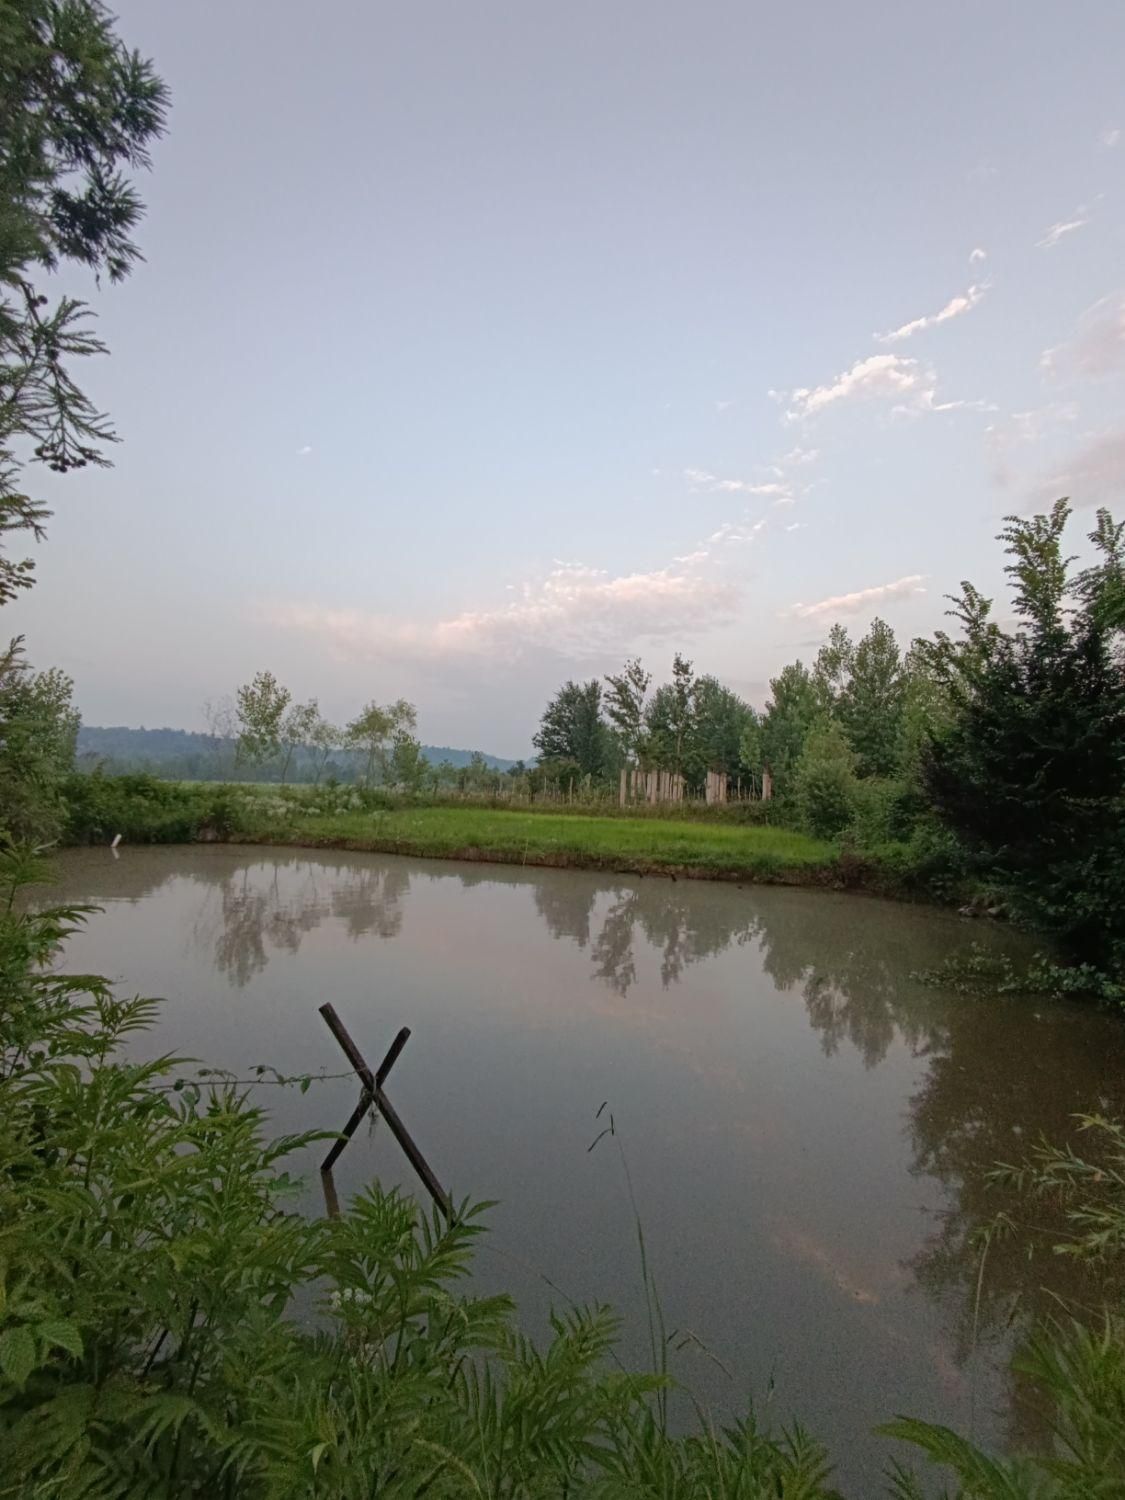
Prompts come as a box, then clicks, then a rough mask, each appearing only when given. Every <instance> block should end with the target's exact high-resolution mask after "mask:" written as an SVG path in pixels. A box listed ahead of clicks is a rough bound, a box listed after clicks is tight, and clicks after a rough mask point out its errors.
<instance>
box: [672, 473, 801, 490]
mask: <svg viewBox="0 0 1125 1500" xmlns="http://www.w3.org/2000/svg"><path fill="white" fill-rule="evenodd" d="M684 478H685V479H686V480H687V481H688V483H689V484H690V485H691V487H692V489H693V490H712V491H714V492H715V493H717V494H727V495H733V494H742V495H780V494H782V493H783V492H784V491H785V489H786V486H785V485H783V484H778V483H777V482H776V481H774V480H767V481H765V482H764V483H761V484H756V483H753V482H751V481H750V480H748V479H720V478H719V477H718V475H717V474H709V473H708V472H707V470H706V469H685V470H684Z"/></svg>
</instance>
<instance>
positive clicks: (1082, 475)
mask: <svg viewBox="0 0 1125 1500" xmlns="http://www.w3.org/2000/svg"><path fill="white" fill-rule="evenodd" d="M1123 490H1125V430H1122V431H1120V432H1108V433H1102V434H1100V435H1099V436H1097V437H1095V438H1093V439H1091V440H1090V441H1089V442H1087V443H1086V444H1085V446H1084V447H1082V448H1079V449H1077V450H1076V451H1075V452H1074V453H1072V454H1071V455H1070V457H1069V458H1068V459H1066V460H1064V462H1063V464H1062V465H1061V466H1060V467H1059V468H1058V469H1057V470H1055V471H1054V472H1053V473H1050V474H1045V475H1044V476H1043V477H1042V478H1041V479H1039V480H1038V481H1036V483H1035V484H1033V485H1032V486H1031V487H1030V489H1029V491H1028V500H1029V502H1030V505H1031V507H1032V508H1033V509H1039V508H1041V507H1042V506H1044V505H1050V504H1052V503H1053V502H1054V501H1055V500H1057V499H1058V498H1059V496H1060V495H1069V496H1070V498H1071V500H1072V501H1073V502H1074V504H1075V505H1077V506H1087V505H1112V504H1115V503H1117V502H1119V501H1120V499H1121V494H1122V491H1123Z"/></svg>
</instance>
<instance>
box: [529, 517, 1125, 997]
mask: <svg viewBox="0 0 1125 1500" xmlns="http://www.w3.org/2000/svg"><path fill="white" fill-rule="evenodd" d="M1070 515H1071V507H1070V504H1069V502H1068V501H1067V500H1065V499H1063V500H1059V501H1058V502H1057V503H1056V504H1055V505H1054V506H1053V508H1052V509H1051V510H1050V511H1049V512H1048V513H1046V514H1042V515H1036V516H1031V517H1026V516H1025V517H1021V516H1010V517H1008V518H1007V519H1006V521H1005V524H1004V527H1003V530H1002V531H1001V532H1000V534H999V538H998V540H1000V541H1001V542H1002V544H1003V546H1004V551H1005V555H1006V557H1007V559H1008V561H1007V564H1006V568H1005V572H1006V575H1007V578H1008V582H1009V587H1010V600H1009V605H1008V608H1009V610H1010V614H1011V624H1010V625H1008V626H1002V625H1001V624H1000V623H999V622H998V621H997V620H996V619H995V618H994V615H993V601H992V600H990V599H988V598H986V597H985V596H984V595H983V594H982V593H981V592H980V590H979V589H977V588H976V587H975V586H974V585H973V584H971V583H969V582H965V583H963V584H962V586H961V589H960V592H959V593H957V594H955V595H952V596H950V600H949V603H950V608H949V610H948V616H949V617H950V618H951V619H952V620H953V621H954V622H955V623H956V625H957V626H958V627H959V629H958V630H957V632H956V634H951V633H950V632H949V631H947V630H944V629H943V630H939V631H937V632H936V634H935V635H934V636H932V637H930V638H927V639H918V640H915V641H913V642H912V643H911V644H910V645H909V647H908V648H906V649H905V650H904V649H903V648H902V646H900V644H899V642H898V641H897V640H896V638H895V635H894V632H893V631H892V630H891V628H890V627H889V626H888V625H887V624H886V623H885V622H884V621H883V620H878V619H877V620H875V621H874V622H873V623H872V625H871V627H870V629H869V630H868V631H867V632H866V634H865V635H863V636H862V637H861V638H860V639H859V640H854V639H853V638H852V636H851V635H850V634H849V632H848V631H847V630H846V629H845V628H844V627H843V626H842V625H839V624H837V625H834V626H833V627H832V629H831V630H830V631H829V633H828V637H827V639H826V640H825V642H824V644H823V645H822V646H821V648H820V650H819V651H818V652H817V654H816V656H815V658H814V659H813V661H812V663H811V665H806V664H805V663H804V662H803V661H795V662H791V663H790V664H789V665H787V666H786V667H784V668H783V669H782V670H781V671H780V672H779V673H778V675H777V676H776V677H774V678H773V679H772V680H771V682H770V693H769V698H768V700H767V702H766V704H765V706H764V708H763V710H762V711H761V712H760V713H759V712H757V711H756V710H755V709H754V708H753V707H751V705H750V704H748V703H746V702H744V701H743V700H742V699H741V698H740V697H739V696H738V695H737V694H736V693H734V692H733V691H731V690H730V689H729V688H727V687H724V686H723V684H722V683H720V682H718V681H717V680H716V679H715V678H714V677H711V676H707V675H702V676H696V675H695V673H694V671H693V668H692V664H691V662H689V661H687V660H686V659H685V658H684V657H683V656H682V655H679V654H677V655H676V657H675V658H674V661H673V665H672V678H671V681H670V682H668V683H665V684H662V685H661V686H659V687H657V688H656V689H655V691H650V690H651V687H652V678H651V675H650V674H649V673H648V672H647V671H646V670H645V668H644V667H643V665H642V663H641V662H640V661H639V660H635V659H634V660H630V661H628V662H627V663H626V664H625V666H624V668H623V669H622V671H621V672H619V673H616V674H612V675H609V676H607V677H606V678H605V679H604V681H599V680H597V679H592V680H590V681H587V682H573V681H571V682H567V683H565V684H564V685H563V686H562V687H561V688H560V689H559V691H558V692H557V693H556V694H555V696H554V697H553V698H552V699H551V701H550V702H549V703H548V705H547V707H546V709H545V710H544V713H543V717H542V720H541V722H540V725H539V728H538V730H537V732H536V735H535V744H536V747H537V748H538V750H539V753H540V756H541V758H542V759H541V769H542V771H543V773H544V774H553V775H554V776H556V777H557V778H558V780H559V781H560V782H568V781H569V782H570V783H572V784H573V783H574V782H576V781H580V780H582V781H585V782H587V783H588V784H589V785H591V786H597V785H601V786H603V787H606V788H609V787H611V786H613V785H615V783H616V780H617V776H618V772H619V770H620V768H621V767H622V766H624V765H637V766H640V767H655V768H659V769H662V770H670V771H675V772H679V773H680V774H681V775H683V777H684V778H685V781H686V783H687V785H688V787H689V789H692V790H696V791H698V790H699V788H700V787H701V785H702V782H703V779H704V777H705V776H706V774H707V772H708V771H713V772H719V773H720V774H722V775H725V776H727V777H728V778H737V779H739V780H741V781H742V783H743V786H744V787H745V788H748V789H749V790H750V791H751V793H753V792H758V793H760V792H761V790H762V787H763V782H764V781H765V779H766V777H767V775H768V778H769V781H770V783H771V784H772V787H773V790H774V792H775V793H776V808H775V815H776V816H777V817H778V818H780V819H787V820H790V821H792V822H793V823H794V824H796V825H797V826H800V827H802V828H804V829H805V830H806V831H808V832H809V833H812V834H815V835H818V836H820V837H825V838H840V839H843V840H844V841H845V842H849V843H851V844H852V845H854V846H855V847H856V848H857V849H860V850H865V851H868V852H872V851H874V852H876V853H881V854H883V855H885V856H886V857H887V858H888V859H893V860H896V861H898V862H899V863H900V864H905V866H906V867H907V868H908V869H910V870H912V871H913V872H915V873H916V874H917V875H918V876H919V877H920V879H921V878H922V877H924V880H922V888H924V889H926V890H927V891H928V892H929V893H931V894H933V893H935V892H941V891H942V890H943V889H945V890H947V891H951V890H954V889H956V888H958V886H959V885H963V883H964V881H965V879H966V878H968V879H970V880H972V881H973V882H975V883H976V884H977V885H978V886H982V887H984V888H986V889H989V890H992V891H994V892H995V893H996V894H997V897H998V899H1000V900H1001V901H1002V902H1003V903H1004V904H1005V905H1006V906H1007V907H1008V909H1009V911H1010V912H1012V913H1013V914H1014V915H1017V916H1019V917H1020V918H1022V919H1023V920H1025V921H1027V922H1028V923H1029V924H1031V925H1033V926H1034V927H1035V928H1036V929H1037V930H1039V931H1041V932H1046V933H1049V934H1051V935H1052V936H1053V937H1055V938H1056V939H1057V941H1058V942H1059V944H1060V946H1061V948H1062V949H1063V951H1064V952H1065V953H1067V955H1068V956H1069V957H1071V958H1072V959H1074V960H1075V961H1077V962H1078V964H1079V965H1080V966H1082V965H1084V966H1086V969H1082V968H1081V967H1080V968H1079V970H1077V971H1075V973H1074V978H1073V982H1074V984H1075V986H1076V987H1078V986H1081V985H1082V984H1085V983H1087V982H1088V981H1090V980H1091V979H1092V974H1093V971H1096V972H1097V973H1099V974H1101V975H1102V976H1105V975H1107V974H1108V975H1112V976H1116V977H1115V978H1114V980H1113V981H1112V988H1113V991H1114V995H1115V998H1125V989H1121V990H1120V993H1119V992H1118V980H1119V979H1120V978H1121V977H1123V976H1125V929H1123V928H1122V924H1121V913H1122V911H1125V522H1115V521H1114V519H1113V517H1112V516H1111V514H1110V513H1109V512H1108V511H1106V510H1099V511H1098V512H1097V514H1096V520H1095V525H1094V528H1093V530H1092V531H1091V532H1090V533H1089V534H1088V541H1089V543H1090V545H1091V547H1092V551H1093V558H1094V560H1093V562H1092V563H1091V564H1090V565H1089V566H1087V567H1085V568H1083V569H1081V570H1078V571H1075V566H1074V565H1075V561H1076V560H1075V558H1074V557H1073V556H1071V555H1070V554H1069V553H1067V552H1066V550H1065V547H1064V537H1065V532H1066V528H1067V523H1068V521H1069V519H1070ZM943 882H944V886H943Z"/></svg>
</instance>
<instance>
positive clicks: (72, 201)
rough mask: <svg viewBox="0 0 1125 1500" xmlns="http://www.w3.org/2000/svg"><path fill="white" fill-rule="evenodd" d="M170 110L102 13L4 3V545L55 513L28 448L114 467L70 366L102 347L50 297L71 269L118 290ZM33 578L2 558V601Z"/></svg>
mask: <svg viewBox="0 0 1125 1500" xmlns="http://www.w3.org/2000/svg"><path fill="white" fill-rule="evenodd" d="M166 107H167V92H166V90H165V87H164V85H163V83H162V82H161V81H160V79H159V78H158V77H157V76H156V74H155V72H154V71H153V69H152V66H151V64H149V63H148V62H145V61H144V60H142V59H141V58H140V57H139V56H138V55H137V53H135V52H131V51H129V50H128V48H126V46H125V45H124V43H123V42H122V41H121V40H120V39H119V38H118V36H117V34H116V32H115V31H114V23H113V17H112V16H111V14H110V13H109V11H108V10H106V9H105V7H104V6H102V5H100V4H96V3H94V0H6V3H5V4H4V5H3V6H0V548H2V546H3V544H4V539H5V538H6V537H7V536H10V535H11V534H13V533H18V532H24V533H28V534H30V535H31V536H34V537H35V538H36V539H40V538H41V537H42V535H43V528H44V525H45V523H46V521H47V519H48V516H49V512H48V511H47V510H46V509H45V507H44V506H43V505H42V503H41V502H39V501H36V500H34V499H32V498H31V496H29V495H28V494H26V493H25V492H24V490H23V487H22V484H21V482H20V476H21V470H22V465H21V463H20V462H19V460H18V458H17V451H19V452H22V451H24V450H25V449H27V450H30V451H31V452H32V453H33V455H34V457H35V459H36V460H37V461H38V462H40V463H43V464H46V465H47V467H48V468H50V469H53V470H55V471H56V472H58V473H65V472H67V471H68V470H70V469H76V468H82V467H84V466H85V465H87V464H104V463H105V462H106V458H105V454H104V452H103V448H104V446H105V444H107V443H109V442H111V441H113V432H112V430H111V428H110V426H109V424H108V421H107V419H106V418H105V417H104V416H103V415H102V414H101V413H100V412H99V411H98V409H97V408H96V406H94V404H93V403H92V402H91V400H90V399H89V397H88V396H86V395H85V393H84V392H83V391H82V390H81V389H80V388H79V387H78V385H77V384H76V383H75V380H74V376H73V373H72V371H71V368H70V366H71V363H72V362H73V361H74V360H78V359H82V358H85V357H86V356H88V355H91V354H99V353H102V352H104V345H103V344H102V343H101V341H100V340H99V339H98V338H96V337H95V335H94V334H93V333H92V332H91V329H90V326H89V313H88V309H87V308H86V307H85V306H84V305H83V304H82V303H81V302H77V301H75V299H74V298H73V297H68V296H65V295H64V296H60V297H57V298H56V299H55V300H54V301H53V302H52V299H51V297H50V296H49V295H48V293H47V292H46V291H45V290H44V287H45V286H49V285H50V283H49V281H48V279H47V278H48V274H49V273H50V272H52V271H54V270H56V269H57V268H58V267H59V266H60V265H62V264H63V263H64V262H67V261H71V262H75V263H78V264H80V265H83V266H86V267H89V268H90V269H92V270H93V271H95V272H97V273H99V274H104V275H106V276H107V277H108V278H109V279H110V280H111V281H119V280H121V278H122V277H124V276H126V275H127V274H128V272H129V270H130V268H131V267H132V265H133V263H134V261H135V260H136V259H137V257H138V255H139V253H140V252H139V251H138V249H137V247H136V245H135V244H134V243H133V241H132V239H131V233H132V231H133V229H134V228H135V227H136V225H137V223H138V221H139V219H140V217H141V213H142V205H141V202H140V199H139V198H138V196H137V193H136V190H135V189H134V187H133V186H132V184H131V183H130V181H129V180H128V178H127V177H126V175H125V171H126V170H133V171H136V170H137V169H139V168H142V167H144V166H145V165H146V164H147V162H148V155H147V150H148V146H149V144H150V143H151V141H152V140H153V139H154V137H156V136H158V135H159V134H160V133H161V131H162V129H163V124H164V116H165V111H166ZM32 569H33V564H32V562H31V560H30V559H26V558H25V559H19V560H14V559H12V558H11V557H10V556H8V555H7V554H6V553H5V552H4V551H3V550H0V603H4V602H6V601H7V600H10V599H11V598H12V597H13V596H14V595H15V594H16V593H17V592H18V591H19V590H21V589H25V588H27V587H29V585H30V584H31V581H32Z"/></svg>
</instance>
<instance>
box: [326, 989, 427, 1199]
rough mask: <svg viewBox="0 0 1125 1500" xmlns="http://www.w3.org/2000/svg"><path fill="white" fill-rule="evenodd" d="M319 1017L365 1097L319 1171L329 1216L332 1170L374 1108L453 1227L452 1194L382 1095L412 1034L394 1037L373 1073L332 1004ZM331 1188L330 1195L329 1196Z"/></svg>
mask: <svg viewBox="0 0 1125 1500" xmlns="http://www.w3.org/2000/svg"><path fill="white" fill-rule="evenodd" d="M320 1014H321V1015H322V1016H323V1017H324V1021H325V1024H326V1025H327V1027H328V1029H329V1031H330V1032H331V1033H332V1035H333V1036H334V1037H335V1038H336V1040H337V1042H339V1044H340V1048H341V1050H342V1051H343V1053H344V1056H345V1057H346V1058H347V1059H348V1061H349V1062H350V1063H351V1065H352V1067H353V1068H354V1069H355V1071H356V1075H357V1077H358V1078H359V1081H360V1082H361V1083H362V1084H363V1094H362V1095H361V1096H360V1101H359V1103H358V1104H357V1105H356V1107H355V1109H354V1110H353V1111H352V1114H351V1118H350V1119H349V1120H348V1123H347V1124H346V1125H345V1126H344V1129H343V1130H342V1131H341V1132H340V1139H339V1140H338V1141H334V1142H333V1144H332V1149H331V1151H329V1153H328V1155H327V1156H326V1157H325V1158H324V1161H323V1163H322V1165H321V1168H320V1172H321V1177H322V1179H324V1180H325V1200H326V1202H327V1203H328V1206H329V1213H330V1214H331V1213H332V1212H333V1205H334V1204H335V1199H336V1194H335V1187H334V1185H333V1184H332V1183H331V1176H332V1168H333V1166H334V1164H335V1162H336V1161H337V1159H338V1157H339V1155H340V1152H341V1151H343V1149H344V1147H345V1146H346V1145H347V1143H348V1141H350V1140H351V1138H352V1136H353V1135H354V1134H355V1131H356V1129H357V1128H358V1126H359V1122H360V1121H361V1120H362V1119H363V1117H364V1115H365V1114H366V1113H367V1111H368V1110H369V1109H370V1108H371V1107H372V1105H374V1107H375V1109H376V1110H377V1111H378V1113H379V1114H381V1115H382V1116H383V1119H384V1120H386V1122H387V1128H388V1129H389V1130H390V1132H391V1134H392V1135H393V1136H394V1138H395V1140H396V1141H397V1142H398V1143H399V1145H400V1146H401V1147H402V1149H403V1152H404V1153H405V1155H406V1159H407V1160H408V1161H409V1163H410V1165H411V1166H412V1167H413V1168H414V1170H415V1172H417V1174H418V1176H419V1177H420V1178H421V1179H422V1183H423V1186H424V1187H425V1189H426V1191H427V1192H428V1193H429V1195H430V1197H431V1198H432V1199H433V1200H434V1202H435V1203H436V1204H437V1206H438V1207H439V1208H440V1209H441V1211H442V1213H444V1214H445V1217H446V1218H447V1219H448V1220H449V1221H450V1223H452V1222H453V1204H452V1202H451V1201H450V1198H449V1194H448V1193H447V1192H446V1191H445V1189H444V1188H443V1187H442V1185H441V1183H440V1182H439V1181H438V1180H437V1177H436V1176H435V1174H434V1171H433V1169H432V1168H431V1166H430V1164H429V1162H428V1161H427V1160H426V1158H425V1157H424V1156H423V1155H422V1153H421V1151H420V1150H419V1149H418V1146H417V1145H416V1144H415V1141H414V1139H413V1137H412V1136H411V1134H410V1132H409V1131H408V1130H407V1128H406V1126H405V1125H404V1124H403V1123H402V1121H401V1119H400V1118H399V1116H398V1111H397V1110H396V1109H395V1107H394V1105H393V1104H392V1103H391V1101H390V1100H389V1099H388V1098H387V1096H386V1094H385V1093H384V1092H383V1084H384V1083H385V1081H386V1079H387V1075H388V1074H389V1073H390V1071H391V1069H392V1068H393V1067H394V1065H395V1062H396V1060H397V1058H398V1056H399V1054H400V1053H401V1051H402V1049H403V1048H404V1047H405V1046H406V1043H407V1039H408V1038H409V1036H410V1032H409V1030H408V1029H407V1028H406V1027H405V1026H404V1027H403V1028H402V1030H401V1031H400V1032H399V1033H398V1035H397V1036H396V1037H395V1039H394V1041H393V1042H392V1043H391V1045H390V1049H389V1050H388V1052H387V1055H386V1057H384V1059H383V1061H382V1062H381V1063H380V1064H379V1071H378V1072H377V1073H372V1071H371V1069H370V1068H369V1067H368V1065H367V1060H366V1059H365V1058H364V1056H363V1053H362V1052H361V1051H360V1050H359V1048H358V1047H357V1046H356V1044H355V1042H353V1041H352V1039H351V1037H350V1036H349V1034H348V1029H347V1027H346V1026H345V1025H344V1023H343V1021H341V1020H340V1017H339V1016H338V1015H337V1014H336V1009H335V1006H333V1005H331V1004H325V1005H322V1006H321V1007H320ZM330 1187H331V1194H330V1193H329V1188H330ZM336 1211H337V1212H338V1211H339V1210H338V1206H337V1208H336Z"/></svg>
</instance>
